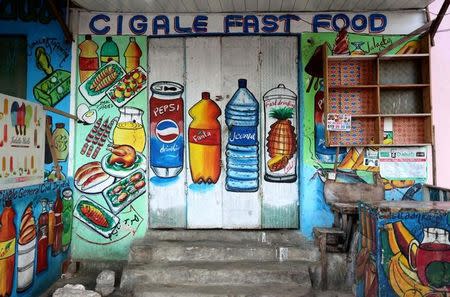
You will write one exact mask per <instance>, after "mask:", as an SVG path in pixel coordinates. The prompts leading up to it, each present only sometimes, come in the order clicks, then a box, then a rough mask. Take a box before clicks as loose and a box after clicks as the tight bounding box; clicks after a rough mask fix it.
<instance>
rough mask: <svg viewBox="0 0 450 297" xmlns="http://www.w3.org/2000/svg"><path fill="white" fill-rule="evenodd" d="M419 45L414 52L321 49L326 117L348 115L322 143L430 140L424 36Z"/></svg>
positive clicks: (415, 142) (380, 143)
mask: <svg viewBox="0 0 450 297" xmlns="http://www.w3.org/2000/svg"><path fill="white" fill-rule="evenodd" d="M421 44H422V49H421V50H420V52H419V53H416V54H403V55H386V56H381V57H378V56H376V55H365V56H328V55H327V50H326V48H324V50H323V53H324V57H323V58H324V86H325V98H326V100H325V120H326V121H327V120H329V119H330V118H331V120H333V119H334V118H337V117H338V116H337V115H345V117H343V118H344V119H345V120H348V119H349V118H350V117H351V121H350V123H349V124H347V125H346V126H345V127H346V128H347V129H346V131H331V130H332V129H331V128H329V129H327V131H326V143H327V146H389V145H395V146H413V145H426V144H431V143H432V122H431V97H430V74H429V54H428V37H425V38H423V40H422V41H421ZM348 116H350V117H348ZM340 118H342V117H340ZM337 130H339V129H337Z"/></svg>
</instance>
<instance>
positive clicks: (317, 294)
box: [40, 271, 354, 297]
mask: <svg viewBox="0 0 450 297" xmlns="http://www.w3.org/2000/svg"><path fill="white" fill-rule="evenodd" d="M96 278H97V273H96V272H86V271H85V272H81V273H75V274H74V275H72V276H70V277H63V278H61V279H59V280H58V281H57V282H56V283H55V284H53V285H52V286H51V287H50V288H49V289H48V290H47V291H46V292H45V293H44V294H42V295H41V296H40V297H51V296H52V294H53V292H55V290H56V289H58V288H62V287H64V286H65V285H66V284H82V285H84V286H85V287H86V289H88V290H94V288H95V280H96ZM119 284H120V279H118V278H117V276H116V290H115V291H114V292H113V293H112V294H111V295H109V296H110V297H133V296H132V295H131V294H130V293H126V292H123V291H121V290H120V289H119ZM353 296H354V295H353V294H352V293H351V292H344V291H338V292H336V291H312V292H311V297H353ZM280 297H283V296H280Z"/></svg>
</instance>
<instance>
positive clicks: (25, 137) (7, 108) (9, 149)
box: [0, 93, 45, 190]
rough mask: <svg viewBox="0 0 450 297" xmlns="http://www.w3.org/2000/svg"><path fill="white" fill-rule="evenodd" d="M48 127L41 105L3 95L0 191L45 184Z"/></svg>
mask: <svg viewBox="0 0 450 297" xmlns="http://www.w3.org/2000/svg"><path fill="white" fill-rule="evenodd" d="M44 124H45V113H44V110H43V108H42V106H41V105H40V104H36V103H32V102H29V101H27V100H24V99H20V98H16V97H12V96H8V95H5V94H1V93H0V190H4V189H10V188H17V187H24V186H29V185H35V184H39V183H42V182H43V181H44V146H45V143H44V141H45V134H44V133H45V130H44Z"/></svg>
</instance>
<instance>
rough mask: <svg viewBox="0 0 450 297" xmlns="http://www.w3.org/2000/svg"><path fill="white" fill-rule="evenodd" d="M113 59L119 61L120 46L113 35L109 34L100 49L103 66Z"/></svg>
mask: <svg viewBox="0 0 450 297" xmlns="http://www.w3.org/2000/svg"><path fill="white" fill-rule="evenodd" d="M113 60H114V61H116V62H117V63H119V48H118V47H117V44H116V43H115V42H114V41H113V40H112V37H111V36H108V37H106V41H105V42H104V43H103V45H102V48H101V49H100V61H101V64H102V66H103V65H105V64H106V63H108V62H110V61H113Z"/></svg>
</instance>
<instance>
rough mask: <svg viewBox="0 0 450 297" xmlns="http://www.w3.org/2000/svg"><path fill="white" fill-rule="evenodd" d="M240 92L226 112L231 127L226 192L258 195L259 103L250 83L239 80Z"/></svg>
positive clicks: (229, 104) (229, 129)
mask: <svg viewBox="0 0 450 297" xmlns="http://www.w3.org/2000/svg"><path fill="white" fill-rule="evenodd" d="M238 86H239V88H238V90H237V91H236V93H234V95H233V97H232V98H231V100H230V102H228V104H227V106H226V108H225V122H226V124H227V126H228V144H227V150H226V159H227V176H226V180H225V188H226V189H227V191H232V192H256V191H258V188H259V152H258V146H259V140H258V123H259V103H258V101H257V100H256V98H255V96H254V95H253V94H252V93H251V92H250V91H249V90H248V89H247V80H246V79H239V80H238Z"/></svg>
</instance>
